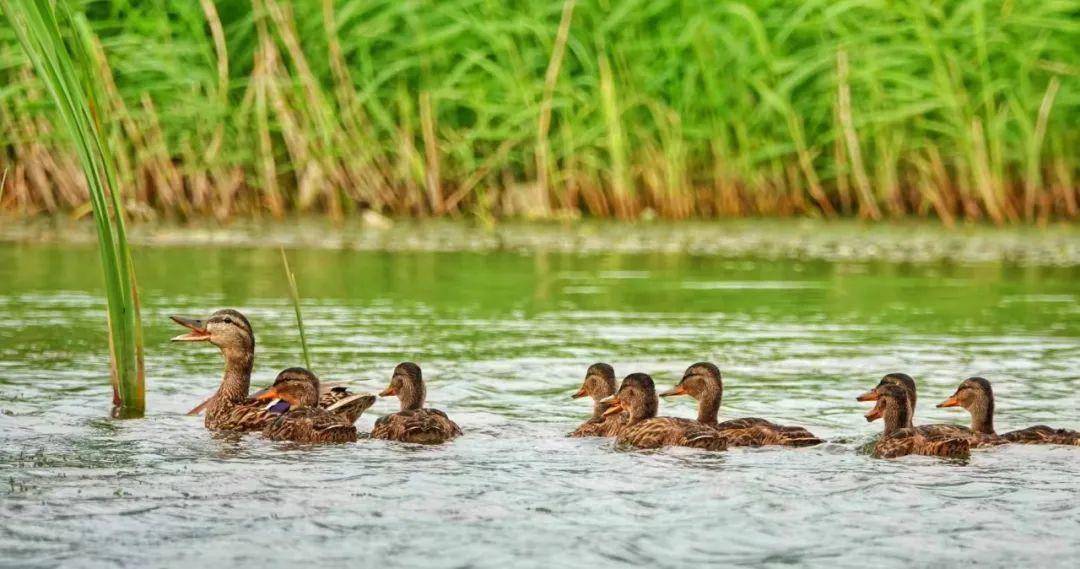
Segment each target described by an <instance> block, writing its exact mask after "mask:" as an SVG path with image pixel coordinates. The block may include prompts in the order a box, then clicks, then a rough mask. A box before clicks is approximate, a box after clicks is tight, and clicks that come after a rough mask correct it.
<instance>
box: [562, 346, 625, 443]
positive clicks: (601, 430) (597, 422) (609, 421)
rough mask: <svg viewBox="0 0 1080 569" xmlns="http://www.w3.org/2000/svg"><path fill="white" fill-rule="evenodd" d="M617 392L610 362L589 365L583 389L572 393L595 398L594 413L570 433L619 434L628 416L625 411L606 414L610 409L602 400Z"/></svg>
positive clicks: (587, 435)
mask: <svg viewBox="0 0 1080 569" xmlns="http://www.w3.org/2000/svg"><path fill="white" fill-rule="evenodd" d="M614 394H615V370H614V369H613V368H612V367H611V366H610V365H608V364H605V363H596V364H593V365H591V366H589V369H588V370H587V371H586V372H585V381H584V382H583V383H582V384H581V389H579V390H578V391H577V393H575V394H573V395H571V396H570V397H572V398H573V399H578V398H581V397H585V396H586V395H588V396H589V397H591V398H592V400H593V415H592V417H591V418H590V419H589V420H588V421H585V422H584V423H582V424H581V426H580V427H578V428H577V429H574V432H572V433H570V435H569V436H571V437H614V436H615V435H616V434H618V432H619V429H621V428H622V427H623V426H624V425H625V424H626V420H627V418H628V415H627V414H626V413H625V412H622V413H613V414H611V415H607V416H605V415H604V412H605V411H607V410H608V407H610V405H608V404H607V403H601V400H602V399H604V398H606V397H611V396H612V395H614Z"/></svg>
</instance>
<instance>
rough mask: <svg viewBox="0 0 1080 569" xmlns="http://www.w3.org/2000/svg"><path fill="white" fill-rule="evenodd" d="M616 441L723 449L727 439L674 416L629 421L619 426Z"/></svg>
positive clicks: (639, 446) (647, 446)
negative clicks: (630, 422) (629, 423)
mask: <svg viewBox="0 0 1080 569" xmlns="http://www.w3.org/2000/svg"><path fill="white" fill-rule="evenodd" d="M617 442H618V443H619V444H625V445H631V446H635V447H637V448H660V447H665V446H685V447H692V448H700V449H706V450H725V449H727V446H728V443H727V439H725V438H724V437H723V436H722V435H721V434H720V433H719V432H717V431H716V430H715V429H713V428H711V427H707V426H705V425H703V424H701V423H698V422H697V421H691V420H690V419H682V418H677V417H654V418H652V419H646V420H644V421H641V422H640V423H635V424H633V425H630V426H628V427H626V428H624V429H622V432H620V433H619V436H618V439H617Z"/></svg>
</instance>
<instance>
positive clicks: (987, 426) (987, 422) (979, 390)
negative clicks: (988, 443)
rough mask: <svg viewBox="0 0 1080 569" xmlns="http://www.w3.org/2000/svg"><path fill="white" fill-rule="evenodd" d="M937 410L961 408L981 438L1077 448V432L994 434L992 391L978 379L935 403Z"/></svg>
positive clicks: (1033, 429)
mask: <svg viewBox="0 0 1080 569" xmlns="http://www.w3.org/2000/svg"><path fill="white" fill-rule="evenodd" d="M938 407H963V408H964V409H966V410H967V411H968V413H970V414H971V430H972V431H974V432H976V433H979V434H980V435H982V436H984V437H996V438H998V439H1000V440H1001V441H1005V442H1010V443H1020V444H1035V445H1073V446H1080V431H1073V430H1070V429H1055V428H1053V427H1048V426H1046V425H1035V426H1034V427H1028V428H1026V429H1020V430H1017V431H1010V432H1007V433H1004V434H1002V435H1000V436H999V435H997V434H996V433H995V432H994V390H993V388H992V387H991V386H990V382H989V381H987V380H986V379H985V378H982V377H969V378H967V379H965V380H964V381H963V382H962V383H960V386H959V387H957V388H956V392H955V393H953V394H952V395H951V396H950V397H949V398H948V399H946V400H945V401H942V402H941V403H938Z"/></svg>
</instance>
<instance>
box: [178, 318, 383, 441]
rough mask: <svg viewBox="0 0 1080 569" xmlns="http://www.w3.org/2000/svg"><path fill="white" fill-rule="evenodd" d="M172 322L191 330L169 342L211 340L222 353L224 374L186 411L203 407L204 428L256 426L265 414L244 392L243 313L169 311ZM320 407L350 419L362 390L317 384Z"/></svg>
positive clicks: (249, 350)
mask: <svg viewBox="0 0 1080 569" xmlns="http://www.w3.org/2000/svg"><path fill="white" fill-rule="evenodd" d="M170 318H172V320H173V321H174V322H176V323H177V324H179V325H181V326H183V327H185V328H188V329H190V330H191V331H190V332H188V333H187V334H182V335H180V336H176V337H175V338H173V339H172V341H174V342H210V343H211V344H213V345H215V346H217V347H218V348H219V349H220V350H221V354H222V356H224V358H225V376H224V378H222V380H221V385H220V386H219V387H218V390H217V391H216V392H215V393H214V394H213V395H212V396H210V398H208V399H207V400H205V401H203V402H202V403H201V404H199V405H198V406H197V407H195V408H194V409H192V410H191V411H189V412H188V414H189V415H197V414H199V413H200V412H203V411H205V412H206V418H205V420H204V424H205V425H206V428H208V429H214V430H226V431H251V430H259V429H262V428H263V426H265V422H266V420H267V419H268V417H267V416H266V414H265V413H264V412H263V410H262V409H261V407H260V406H259V405H257V404H256V402H255V399H254V398H255V397H257V396H258V395H260V394H261V393H262V392H261V391H260V392H258V393H255V394H253V395H249V393H248V391H249V390H250V388H251V369H252V367H253V366H254V363H255V333H254V331H253V330H252V328H251V323H250V322H248V319H247V317H245V316H244V315H243V314H241V313H240V312H239V311H237V310H232V309H229V308H226V309H223V310H218V311H217V312H215V313H213V314H211V315H210V317H209V318H206V319H201V320H200V319H196V318H186V317H183V316H170ZM320 390H321V398H320V402H319V404H320V406H322V407H325V408H327V409H329V410H332V411H333V412H334V413H339V414H342V415H344V416H345V417H347V418H348V419H349V420H350V422H355V421H356V419H357V418H359V417H360V414H361V413H363V412H364V410H365V409H367V407H368V406H370V405H367V406H365V401H367V397H368V396H367V395H365V394H353V393H350V392H349V390H348V389H346V388H345V387H342V386H340V385H338V384H331V385H326V386H320Z"/></svg>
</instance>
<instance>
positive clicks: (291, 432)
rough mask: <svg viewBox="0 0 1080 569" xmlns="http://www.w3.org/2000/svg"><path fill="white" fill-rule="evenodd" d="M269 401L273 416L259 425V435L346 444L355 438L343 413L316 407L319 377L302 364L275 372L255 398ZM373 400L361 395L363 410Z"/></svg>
mask: <svg viewBox="0 0 1080 569" xmlns="http://www.w3.org/2000/svg"><path fill="white" fill-rule="evenodd" d="M257 399H259V400H260V401H263V402H266V401H269V403H268V404H267V405H266V409H267V410H268V411H269V412H270V413H273V414H275V415H276V417H274V418H273V419H271V420H270V421H269V422H268V423H267V425H266V427H264V428H263V435H264V436H266V437H267V438H269V439H273V440H276V441H294V442H299V443H349V442H354V441H356V426H355V425H353V422H352V421H350V420H349V418H348V417H347V416H346V415H344V414H339V413H334V412H333V411H330V410H327V409H324V408H322V407H320V406H319V378H318V377H316V376H315V374H313V373H311V372H310V371H308V370H306V369H304V368H302V367H292V368H289V369H286V370H284V371H282V372H281V373H279V374H278V376H277V379H275V380H274V385H272V386H270V387H269V388H268V389H266V390H264V391H263V392H262V393H261V394H260V395H259V396H258V397H257ZM373 403H375V396H374V395H366V396H363V402H362V404H361V405H362V406H363V408H364V409H366V408H368V407H371V405H372V404H373Z"/></svg>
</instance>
